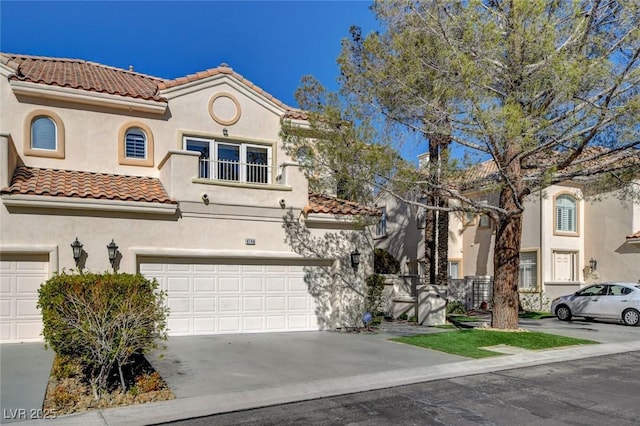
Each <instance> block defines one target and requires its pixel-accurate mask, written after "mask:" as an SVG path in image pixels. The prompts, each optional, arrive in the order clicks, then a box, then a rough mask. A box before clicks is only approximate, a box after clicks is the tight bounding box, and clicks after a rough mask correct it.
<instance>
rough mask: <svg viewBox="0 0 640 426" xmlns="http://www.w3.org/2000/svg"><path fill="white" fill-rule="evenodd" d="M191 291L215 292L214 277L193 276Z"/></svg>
mask: <svg viewBox="0 0 640 426" xmlns="http://www.w3.org/2000/svg"><path fill="white" fill-rule="evenodd" d="M193 291H194V292H198V293H199V292H215V291H216V279H215V278H214V277H194V278H193Z"/></svg>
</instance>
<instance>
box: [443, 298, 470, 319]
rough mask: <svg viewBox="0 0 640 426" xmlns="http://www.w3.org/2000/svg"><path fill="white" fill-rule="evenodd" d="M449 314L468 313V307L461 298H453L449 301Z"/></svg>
mask: <svg viewBox="0 0 640 426" xmlns="http://www.w3.org/2000/svg"><path fill="white" fill-rule="evenodd" d="M447 314H460V315H467V308H465V306H464V304H463V303H462V302H460V301H459V300H453V301H450V302H448V303H447Z"/></svg>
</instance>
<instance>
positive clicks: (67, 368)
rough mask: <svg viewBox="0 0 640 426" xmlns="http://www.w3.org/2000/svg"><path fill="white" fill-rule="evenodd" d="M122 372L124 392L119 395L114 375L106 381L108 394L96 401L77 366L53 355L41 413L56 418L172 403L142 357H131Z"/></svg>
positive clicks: (160, 379)
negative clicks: (90, 411)
mask: <svg viewBox="0 0 640 426" xmlns="http://www.w3.org/2000/svg"><path fill="white" fill-rule="evenodd" d="M122 370H123V371H122V372H123V376H124V379H125V383H126V385H127V391H126V392H123V391H122V389H121V387H120V379H119V376H118V374H117V372H116V373H114V374H113V375H112V376H111V377H110V378H109V392H108V393H105V394H104V395H103V396H102V397H101V398H100V400H99V401H96V400H95V399H94V398H93V393H92V392H91V386H90V385H89V381H88V380H87V379H86V378H85V376H84V374H83V371H82V367H81V365H80V364H79V363H77V362H74V361H73V360H68V359H65V358H62V357H60V356H57V355H56V358H55V359H54V361H53V367H52V369H51V375H50V376H49V384H48V385H47V393H46V396H45V400H44V410H45V411H47V410H48V411H49V412H55V413H56V414H58V415H60V414H70V413H76V412H79V411H86V410H92V409H100V408H109V407H117V406H123V405H133V404H144V403H147V402H153V401H166V400H170V399H175V396H174V395H173V392H171V389H169V387H168V386H167V384H166V383H165V381H164V380H163V379H162V377H160V375H159V374H158V373H157V372H156V371H155V370H154V368H153V367H152V366H151V364H150V363H149V362H148V361H147V360H146V358H145V357H144V356H143V355H134V357H133V358H132V360H131V362H130V363H129V364H128V365H126V366H124V367H123V369H122Z"/></svg>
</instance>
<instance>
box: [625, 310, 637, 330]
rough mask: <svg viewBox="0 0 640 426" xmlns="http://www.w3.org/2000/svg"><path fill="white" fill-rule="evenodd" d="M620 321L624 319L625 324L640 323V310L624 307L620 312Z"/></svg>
mask: <svg viewBox="0 0 640 426" xmlns="http://www.w3.org/2000/svg"><path fill="white" fill-rule="evenodd" d="M622 321H624V324H625V325H630V326H634V325H638V324H640V312H638V311H636V310H635V309H626V310H625V311H624V312H623V313H622Z"/></svg>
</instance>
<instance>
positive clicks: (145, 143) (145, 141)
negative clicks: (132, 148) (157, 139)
mask: <svg viewBox="0 0 640 426" xmlns="http://www.w3.org/2000/svg"><path fill="white" fill-rule="evenodd" d="M132 131H135V132H137V133H142V136H143V151H144V155H143V156H142V157H138V156H136V155H133V156H131V155H129V154H128V143H129V133H131V132H132ZM124 156H125V158H128V159H134V160H146V159H147V158H148V156H149V136H147V132H145V131H144V129H141V128H140V127H135V126H132V127H129V128H128V129H127V131H126V132H125V133H124Z"/></svg>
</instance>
